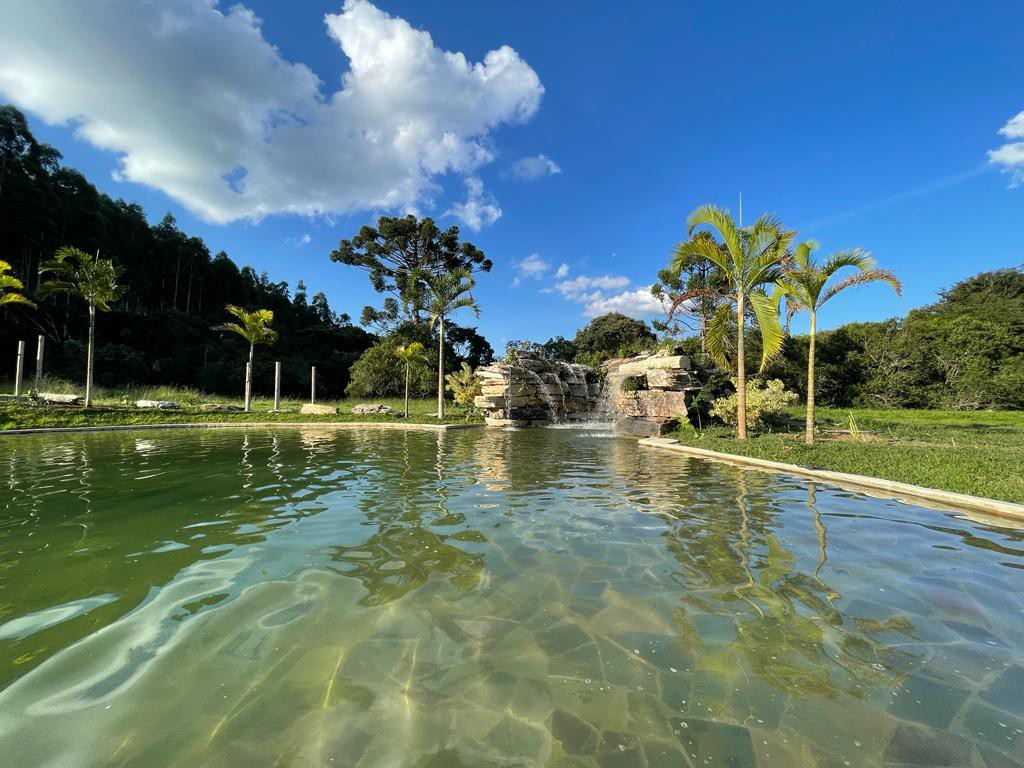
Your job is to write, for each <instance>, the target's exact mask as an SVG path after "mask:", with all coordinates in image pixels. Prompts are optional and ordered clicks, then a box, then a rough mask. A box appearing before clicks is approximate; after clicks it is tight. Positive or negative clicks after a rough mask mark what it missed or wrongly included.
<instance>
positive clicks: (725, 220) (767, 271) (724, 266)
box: [670, 205, 795, 440]
mask: <svg viewBox="0 0 1024 768" xmlns="http://www.w3.org/2000/svg"><path fill="white" fill-rule="evenodd" d="M702 226H706V227H709V228H710V229H712V230H714V231H715V232H716V233H717V234H718V239H720V240H721V241H722V245H718V244H717V243H716V242H715V241H714V239H712V238H708V237H697V236H695V235H694V232H695V230H697V229H698V228H699V227H702ZM686 228H687V231H688V233H689V235H690V239H689V240H687V241H685V242H683V243H680V244H679V246H677V248H676V250H675V253H674V255H673V257H672V262H671V265H670V269H672V270H673V271H675V272H676V273H677V274H678V273H679V272H680V271H681V270H682V269H683V268H684V267H685V266H686V264H687V262H688V260H690V259H691V258H694V257H696V258H703V259H707V260H708V261H710V262H712V263H713V264H714V265H715V266H717V267H718V268H719V269H721V270H722V272H723V273H724V274H725V278H726V281H727V284H728V286H729V287H728V288H727V289H726V290H724V291H716V290H714V289H712V288H707V289H704V290H703V291H697V292H696V293H697V294H702V293H706V294H707V295H708V296H711V295H714V296H717V297H718V298H720V299H724V301H723V303H722V304H720V305H719V306H718V308H717V309H716V310H715V313H714V315H712V317H711V321H710V323H709V324H708V328H707V350H708V354H709V355H710V356H711V358H712V359H713V360H714V361H715V362H716V363H718V364H719V365H721V366H722V367H723V368H730V369H731V368H732V367H733V366H732V365H731V364H730V362H729V359H728V356H727V355H726V345H727V335H728V331H729V326H730V324H731V322H732V319H733V311H734V310H733V307H735V320H736V365H735V370H736V399H737V417H738V418H737V424H736V436H737V437H738V438H739V439H740V440H746V439H747V369H746V359H745V357H744V348H743V347H744V343H743V342H744V338H743V331H744V328H745V327H746V320H747V309H748V304H749V308H750V310H751V311H752V313H753V315H754V318H755V319H756V320H757V325H758V328H759V329H760V331H761V370H763V369H764V367H765V365H766V364H767V363H768V362H769V361H770V360H771V359H772V358H773V357H775V355H777V354H778V353H779V351H780V350H781V349H782V341H783V338H784V336H783V333H782V326H781V325H780V324H779V307H778V302H777V301H776V302H774V303H773V302H772V299H771V297H770V296H768V294H767V293H765V291H764V286H766V285H768V284H770V283H773V282H774V281H775V279H776V278H777V277H779V276H780V275H781V274H782V268H781V264H782V261H783V260H784V259H785V256H786V249H787V248H788V247H789V244H790V242H791V241H792V239H793V236H794V234H795V233H793V232H787V231H785V230H784V229H783V228H782V223H781V222H780V221H779V220H778V219H776V218H774V217H771V216H768V215H767V214H766V215H764V216H762V217H761V218H759V219H758V220H757V221H756V222H754V224H753V225H752V226H749V227H739V226H737V225H736V222H735V221H733V218H732V216H731V215H730V214H729V212H728V211H726V210H724V209H722V208H719V207H718V206H715V205H702V206H700V207H699V208H697V209H696V210H694V211H693V213H691V214H690V216H689V218H688V219H687V220H686Z"/></svg>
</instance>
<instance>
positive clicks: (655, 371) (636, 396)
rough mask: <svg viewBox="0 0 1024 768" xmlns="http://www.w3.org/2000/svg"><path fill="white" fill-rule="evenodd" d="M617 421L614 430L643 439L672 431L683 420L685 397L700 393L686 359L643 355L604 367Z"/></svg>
mask: <svg viewBox="0 0 1024 768" xmlns="http://www.w3.org/2000/svg"><path fill="white" fill-rule="evenodd" d="M603 367H604V371H605V375H606V386H607V387H608V388H609V391H610V392H611V399H612V404H613V406H614V408H615V411H616V412H617V413H618V415H619V418H618V421H617V422H616V430H617V431H619V432H623V433H625V434H629V435H642V436H645V437H649V436H653V435H662V434H665V433H666V432H669V431H671V430H672V429H675V428H676V427H677V426H678V425H679V423H680V421H681V420H682V419H685V418H686V401H687V399H688V395H687V393H690V392H695V391H697V390H699V389H700V382H699V381H698V380H697V376H696V375H695V373H694V371H693V369H692V368H691V365H690V358H688V357H687V356H686V355H674V354H671V353H669V352H664V351H662V352H656V353H654V354H642V355H638V356H637V357H628V358H623V359H619V360H609V361H608V362H606V363H605V364H604V366H603Z"/></svg>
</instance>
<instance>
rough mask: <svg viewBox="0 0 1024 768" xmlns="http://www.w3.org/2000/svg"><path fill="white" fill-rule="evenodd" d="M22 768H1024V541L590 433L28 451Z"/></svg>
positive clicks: (19, 527)
mask: <svg viewBox="0 0 1024 768" xmlns="http://www.w3.org/2000/svg"><path fill="white" fill-rule="evenodd" d="M0 472H2V475H3V487H2V488H0V744H2V745H3V746H2V755H3V756H2V757H0V763H2V764H4V765H11V766H19V768H21V767H25V766H43V765H61V766H165V765H180V766H198V765H215V766H247V767H250V766H273V765H282V766H321V765H324V766H329V765H335V766H360V767H376V766H388V767H396V768H397V767H404V766H417V767H424V766H436V767H437V768H458V767H459V766H466V767H468V766H601V767H602V768H610V767H613V766H637V767H639V768H643V767H644V766H647V767H649V768H658V767H660V766H705V765H710V766H715V765H719V766H733V767H734V768H742V767H744V766H755V765H756V766H762V768H764V767H767V766H779V767H780V768H781V767H783V766H785V767H787V768H788V767H790V766H798V765H806V766H813V765H822V766H881V765H950V766H954V765H955V766H979V767H985V768H1000V767H1002V766H1012V765H1021V764H1024V659H1022V656H1024V590H1022V589H1021V585H1022V583H1024V571H1022V568H1024V535H1022V533H1021V532H1020V531H1017V530H1013V529H1012V528H1001V527H995V526H992V525H988V524H984V523H981V522H972V521H970V520H967V519H963V518H961V517H959V516H957V515H955V514H953V513H950V512H941V511H936V510H929V509H922V508H919V507H915V506H912V505H908V504H903V503H898V502H894V501H883V500H878V499H874V498H870V497H867V496H864V495H860V494H857V493H853V492H848V491H844V490H840V489H836V488H833V487H826V486H821V485H819V486H817V487H816V486H815V485H814V484H812V483H808V482H807V481H805V480H801V479H797V478H793V477H787V476H783V475H774V474H767V473H762V472H758V471H753V470H746V469H742V468H738V467H733V466H729V465H723V464H714V463H708V462H705V461H702V460H699V459H692V458H687V457H684V456H680V455H676V454H671V453H669V452H659V451H653V450H650V449H644V448H641V447H639V446H637V444H636V442H635V441H633V440H630V439H628V438H619V437H612V436H610V435H605V434H602V433H600V432H591V431H588V430H569V429H533V430H523V431H502V430H495V429H470V430H459V431H451V432H447V433H425V432H399V431H349V430H337V431H333V430H330V429H324V428H310V429H291V430H289V429H280V430H252V431H243V430H199V431H181V430H178V431H139V432H116V433H102V434H64V435H52V436H38V437H18V438H12V437H7V438H0Z"/></svg>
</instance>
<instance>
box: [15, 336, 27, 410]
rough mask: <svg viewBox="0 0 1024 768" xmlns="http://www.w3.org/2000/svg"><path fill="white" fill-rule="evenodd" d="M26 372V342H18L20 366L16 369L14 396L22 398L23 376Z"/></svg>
mask: <svg viewBox="0 0 1024 768" xmlns="http://www.w3.org/2000/svg"><path fill="white" fill-rule="evenodd" d="M24 370H25V342H24V341H19V342H18V364H17V366H15V368H14V396H15V397H20V396H21V376H22V373H23V372H24Z"/></svg>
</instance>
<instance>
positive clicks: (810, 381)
mask: <svg viewBox="0 0 1024 768" xmlns="http://www.w3.org/2000/svg"><path fill="white" fill-rule="evenodd" d="M814 320H815V317H814V310H813V309H812V310H811V339H810V347H809V349H808V351H807V432H806V434H805V435H804V442H805V443H807V444H808V445H813V444H814V333H815V322H814Z"/></svg>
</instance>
